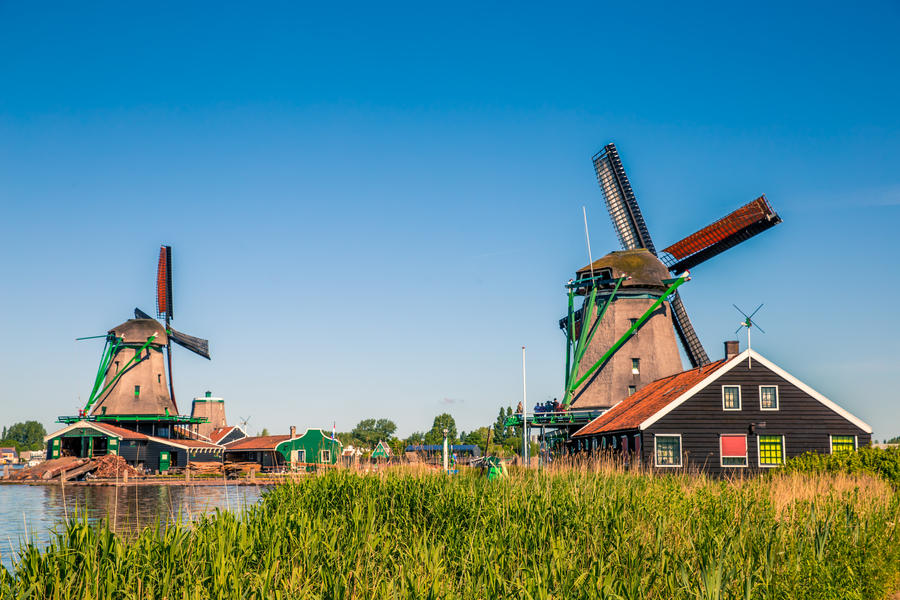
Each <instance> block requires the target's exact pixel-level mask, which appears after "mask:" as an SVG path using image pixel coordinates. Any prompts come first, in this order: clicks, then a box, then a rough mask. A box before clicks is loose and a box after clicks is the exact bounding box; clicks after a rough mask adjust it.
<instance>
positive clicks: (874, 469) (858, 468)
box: [784, 447, 900, 489]
mask: <svg viewBox="0 0 900 600" xmlns="http://www.w3.org/2000/svg"><path fill="white" fill-rule="evenodd" d="M784 470H785V471H787V472H791V473H848V474H858V473H867V474H870V475H875V476H877V477H881V478H882V479H884V480H885V481H887V482H888V483H890V484H891V485H892V486H894V488H897V489H900V448H886V449H884V448H872V447H866V448H860V449H859V450H857V451H856V452H841V453H838V454H818V453H816V452H807V453H806V454H803V455H801V456H798V457H796V458H792V459H790V460H789V461H788V462H787V464H786V465H785V467H784Z"/></svg>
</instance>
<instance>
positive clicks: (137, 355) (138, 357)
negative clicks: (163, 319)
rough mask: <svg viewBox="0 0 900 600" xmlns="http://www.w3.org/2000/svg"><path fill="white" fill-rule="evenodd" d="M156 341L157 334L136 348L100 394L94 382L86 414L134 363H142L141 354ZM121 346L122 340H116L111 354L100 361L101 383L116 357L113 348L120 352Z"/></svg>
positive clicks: (86, 406)
mask: <svg viewBox="0 0 900 600" xmlns="http://www.w3.org/2000/svg"><path fill="white" fill-rule="evenodd" d="M154 339H156V334H153V335H151V336H150V337H148V338H147V341H146V342H144V344H143V345H141V346H140V347H139V348H135V352H134V356H132V357H131V358H130V359H129V360H128V362H127V363H125V365H124V366H123V367H122V368H121V369H119V372H118V373H116V375H115V376H114V377H113V378H112V379H110V380H109V383H107V384H106V385H105V386H103V388H102V389H101V390H100V391H99V392H97V391H96V389H97V387H98V385H97V381H95V382H94V391H92V392H91V396H90V398H88V401H87V404H86V405H85V406H84V413H85V414H87V413H88V412H90V410H91V406H93V405H94V402H96V401H97V399H98V398H100V397H101V396H103V394H105V393H106V391H107V390H108V389H109V388H111V387H112V386H113V385H115V383H116V382H117V381H118V380H119V377H121V376H122V375H123V374H124V373H125V371H127V370H128V369H129V368H130V367H131V365H132V363H137V362H140V361H141V354H143V352H144V350H146V349H147V348H149V347H150V344H152V343H153V340H154ZM121 345H122V342H121V340H120V339H119V338H116V343H115V344H114V345H113V346H112V347H111V348H109V352H105V353H104V359H101V361H100V370H101V371H102V373H100V372H98V373H97V377H98V380H99V381H102V380H103V377H105V375H106V372H107V371H108V370H109V363H110V361H111V360H112V358H113V357H114V356H115V352H113V348H114V349H116V350H118V348H119V347H120V346H121ZM129 347H130V346H129ZM104 362H105V365H104ZM135 392H137V390H135ZM135 395H137V393H135Z"/></svg>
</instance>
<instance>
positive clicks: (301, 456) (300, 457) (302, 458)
mask: <svg viewBox="0 0 900 600" xmlns="http://www.w3.org/2000/svg"><path fill="white" fill-rule="evenodd" d="M297 462H302V463H305V462H306V450H297Z"/></svg>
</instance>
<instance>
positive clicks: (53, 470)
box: [10, 456, 88, 481]
mask: <svg viewBox="0 0 900 600" xmlns="http://www.w3.org/2000/svg"><path fill="white" fill-rule="evenodd" d="M86 462H88V461H87V459H86V458H77V457H75V456H63V457H62V458H54V459H51V460H45V461H44V462H42V463H40V464H38V465H35V466H33V467H31V468H30V469H22V470H20V471H19V472H17V473H13V474H12V475H11V476H10V479H12V480H17V481H29V480H30V481H34V480H37V479H52V478H54V477H58V476H59V474H60V473H62V472H63V471H69V470H71V469H76V468H78V467H80V466H81V465H83V464H85V463H86Z"/></svg>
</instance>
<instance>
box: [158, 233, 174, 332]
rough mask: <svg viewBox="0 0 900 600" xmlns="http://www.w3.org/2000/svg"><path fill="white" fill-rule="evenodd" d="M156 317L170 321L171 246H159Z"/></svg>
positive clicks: (171, 315)
mask: <svg viewBox="0 0 900 600" xmlns="http://www.w3.org/2000/svg"><path fill="white" fill-rule="evenodd" d="M156 316H157V317H159V318H160V319H166V322H168V321H170V320H171V319H172V317H173V316H175V315H174V313H173V312H172V246H160V248H159V265H158V267H157V269H156Z"/></svg>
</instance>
